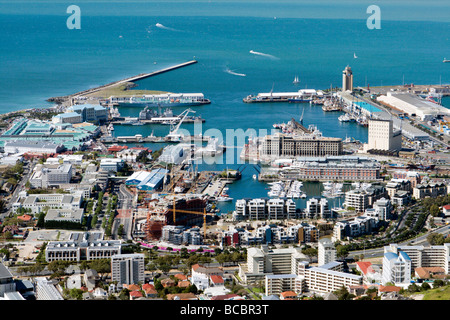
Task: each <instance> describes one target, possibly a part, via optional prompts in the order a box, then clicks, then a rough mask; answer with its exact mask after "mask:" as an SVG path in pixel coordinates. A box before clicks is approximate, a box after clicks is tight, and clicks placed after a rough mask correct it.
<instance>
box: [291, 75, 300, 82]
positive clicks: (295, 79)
mask: <svg viewBox="0 0 450 320" xmlns="http://www.w3.org/2000/svg"><path fill="white" fill-rule="evenodd" d="M292 83H293V84H298V83H300V80H298V77H297V76H295V78H294V81H292Z"/></svg>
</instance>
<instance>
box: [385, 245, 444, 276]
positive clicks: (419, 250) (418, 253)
mask: <svg viewBox="0 0 450 320" xmlns="http://www.w3.org/2000/svg"><path fill="white" fill-rule="evenodd" d="M384 251H385V253H386V252H393V253H395V254H397V255H399V254H400V252H405V253H406V254H407V255H408V257H409V258H410V260H411V268H412V269H415V268H419V267H425V268H426V267H441V268H443V269H444V270H445V273H446V274H449V273H450V244H448V243H444V244H443V245H440V246H399V245H397V244H390V245H389V246H386V247H384Z"/></svg>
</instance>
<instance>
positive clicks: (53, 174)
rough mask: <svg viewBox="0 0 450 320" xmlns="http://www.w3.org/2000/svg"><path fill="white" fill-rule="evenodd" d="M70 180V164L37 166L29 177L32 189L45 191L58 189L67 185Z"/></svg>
mask: <svg viewBox="0 0 450 320" xmlns="http://www.w3.org/2000/svg"><path fill="white" fill-rule="evenodd" d="M71 179H72V165H71V164H55V165H48V164H44V165H41V164H38V165H36V167H35V168H34V170H33V174H32V175H31V177H30V180H29V181H30V184H31V186H32V187H33V188H43V189H47V188H50V187H58V188H59V187H60V185H61V184H68V183H70V180H71Z"/></svg>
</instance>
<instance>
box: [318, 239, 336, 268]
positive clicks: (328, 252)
mask: <svg viewBox="0 0 450 320" xmlns="http://www.w3.org/2000/svg"><path fill="white" fill-rule="evenodd" d="M318 244H319V246H318V257H319V258H318V259H319V263H318V265H319V266H322V265H325V264H328V263H330V262H333V261H335V260H336V248H335V246H334V243H333V242H331V241H330V239H327V238H325V239H323V240H319V242H318Z"/></svg>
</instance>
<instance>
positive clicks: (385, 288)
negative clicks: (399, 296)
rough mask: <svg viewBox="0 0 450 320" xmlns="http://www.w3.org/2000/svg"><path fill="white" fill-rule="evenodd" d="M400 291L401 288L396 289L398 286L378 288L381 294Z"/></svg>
mask: <svg viewBox="0 0 450 320" xmlns="http://www.w3.org/2000/svg"><path fill="white" fill-rule="evenodd" d="M400 289H401V288H400V287H396V286H379V287H378V291H379V292H399V291H400Z"/></svg>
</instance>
